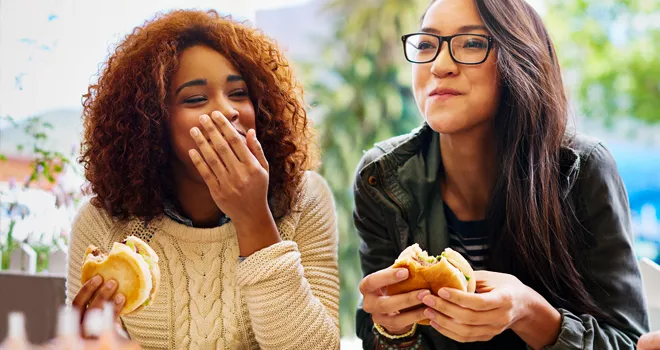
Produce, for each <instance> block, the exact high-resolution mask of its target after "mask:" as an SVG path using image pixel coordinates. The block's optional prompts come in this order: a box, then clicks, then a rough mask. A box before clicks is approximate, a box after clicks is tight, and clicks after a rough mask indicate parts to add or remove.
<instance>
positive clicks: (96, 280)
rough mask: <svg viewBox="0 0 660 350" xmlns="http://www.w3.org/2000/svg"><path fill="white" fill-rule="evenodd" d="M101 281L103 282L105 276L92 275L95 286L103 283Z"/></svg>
mask: <svg viewBox="0 0 660 350" xmlns="http://www.w3.org/2000/svg"><path fill="white" fill-rule="evenodd" d="M101 282H103V278H102V277H101V276H99V275H96V276H94V277H92V284H94V285H95V286H98V285H99V284H101Z"/></svg>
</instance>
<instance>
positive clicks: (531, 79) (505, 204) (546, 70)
mask: <svg viewBox="0 0 660 350" xmlns="http://www.w3.org/2000/svg"><path fill="white" fill-rule="evenodd" d="M433 2H434V1H433ZM433 2H432V3H433ZM475 3H476V5H477V9H478V11H479V14H480V16H481V18H482V19H483V21H484V23H485V25H486V27H487V28H488V30H489V32H490V34H491V35H492V36H493V38H494V41H495V43H496V44H495V45H497V48H498V55H497V64H498V68H499V74H500V77H501V81H502V100H501V101H500V110H499V111H498V113H497V115H496V117H495V118H494V122H493V123H494V128H495V135H496V139H497V143H498V144H497V157H498V159H497V164H498V166H499V167H500V169H499V170H500V171H499V172H498V174H499V175H498V178H497V180H496V182H495V186H494V188H493V190H492V191H493V192H492V195H491V202H490V205H489V214H488V217H489V218H490V219H491V220H492V227H493V234H492V245H491V253H490V256H491V258H490V259H489V261H488V264H489V269H491V270H494V271H500V272H506V273H510V274H512V275H515V276H516V277H518V278H519V279H520V280H521V281H522V282H523V283H525V284H526V285H528V286H530V287H531V288H533V289H534V290H536V291H537V292H539V293H540V294H541V295H543V296H544V297H545V298H546V299H548V300H549V301H550V302H551V303H553V304H554V306H555V307H563V308H566V309H568V310H571V311H572V312H577V313H587V314H591V315H593V316H595V317H598V318H602V319H610V318H609V317H607V316H606V315H605V314H604V313H603V312H602V311H600V310H599V309H598V307H597V306H596V304H595V302H594V299H593V297H592V296H591V295H590V293H589V291H588V290H587V288H586V286H585V283H584V277H585V276H584V274H583V273H582V272H583V271H584V265H583V263H582V262H581V261H580V259H579V258H577V259H574V257H580V247H582V246H583V245H584V244H585V240H584V239H582V238H580V237H581V234H582V231H581V226H580V223H579V221H578V220H577V218H576V215H575V208H574V205H573V203H572V202H571V201H570V198H567V200H564V199H563V198H562V189H561V186H562V180H561V178H560V174H561V172H560V161H561V157H560V153H561V149H562V146H564V145H567V144H570V143H571V142H572V137H569V136H567V133H566V129H567V120H568V102H567V99H566V95H565V92H564V85H563V82H562V77H561V69H560V67H559V62H558V60H557V56H556V54H555V50H554V46H553V44H552V40H551V39H550V35H549V34H548V32H547V30H546V28H545V25H544V24H543V21H542V19H541V17H540V16H539V15H538V13H537V12H536V11H535V10H534V9H533V8H532V7H531V6H530V5H529V4H528V3H527V2H525V1H524V0H475Z"/></svg>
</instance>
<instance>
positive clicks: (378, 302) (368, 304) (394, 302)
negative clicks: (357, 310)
mask: <svg viewBox="0 0 660 350" xmlns="http://www.w3.org/2000/svg"><path fill="white" fill-rule="evenodd" d="M429 294H431V292H430V291H428V290H415V291H412V292H408V293H402V294H397V295H392V296H373V297H367V298H365V299H364V301H363V303H362V309H363V310H364V311H366V312H368V313H370V314H381V313H382V314H389V313H394V312H398V311H400V310H403V309H407V308H409V307H412V306H417V305H420V304H421V303H422V301H421V300H422V298H424V296H426V295H429Z"/></svg>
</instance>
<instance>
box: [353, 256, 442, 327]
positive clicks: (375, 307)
mask: <svg viewBox="0 0 660 350" xmlns="http://www.w3.org/2000/svg"><path fill="white" fill-rule="evenodd" d="M407 278H408V270H407V269H405V268H398V269H396V268H391V267H388V268H386V269H383V270H380V271H376V272H374V273H372V274H370V275H368V276H366V277H364V278H363V279H362V281H361V282H360V293H362V296H363V297H364V300H363V302H362V309H363V310H364V311H366V312H368V313H370V314H371V318H372V320H373V321H374V323H376V324H379V325H381V326H382V327H384V328H385V329H386V330H387V332H388V333H390V334H393V335H394V334H403V333H406V332H408V331H410V330H411V329H412V326H413V324H415V323H417V322H419V321H422V320H425V319H427V317H426V316H424V308H423V307H421V308H415V309H413V310H410V311H403V312H401V310H404V309H408V308H411V307H414V306H417V305H421V304H422V299H424V297H425V296H426V295H429V294H431V292H430V291H429V290H424V289H422V290H415V291H412V292H408V293H401V294H397V295H387V293H386V292H385V289H386V288H385V287H387V286H389V285H392V284H395V283H398V282H401V281H404V280H406V279H407Z"/></svg>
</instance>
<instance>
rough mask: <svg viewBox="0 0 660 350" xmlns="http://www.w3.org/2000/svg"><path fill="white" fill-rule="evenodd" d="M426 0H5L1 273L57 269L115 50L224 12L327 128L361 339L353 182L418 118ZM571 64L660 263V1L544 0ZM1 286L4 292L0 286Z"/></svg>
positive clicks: (349, 326)
mask: <svg viewBox="0 0 660 350" xmlns="http://www.w3.org/2000/svg"><path fill="white" fill-rule="evenodd" d="M428 3H429V1H428V0H407V1H402V0H363V1H355V0H277V1H274V0H264V1H258V0H246V1H241V2H235V1H229V0H217V1H210V0H186V1H181V0H178V1H177V0H167V1H165V0H162V1H140V2H133V1H127V0H122V1H113V2H99V1H94V2H88V1H82V0H76V1H74V0H59V1H47V0H43V1H34V0H31V1H18V0H0V117H1V118H2V119H1V121H0V192H1V194H0V254H2V269H4V270H14V271H16V270H21V271H23V273H28V274H36V275H39V276H62V275H63V273H64V265H63V263H64V261H65V258H66V242H67V237H68V232H69V230H70V223H71V219H72V217H73V215H75V212H76V209H77V206H78V205H79V203H80V200H81V198H82V195H81V193H80V186H81V185H82V184H83V183H84V179H83V178H82V176H81V171H80V168H79V166H78V165H77V163H76V158H77V155H78V152H79V144H80V133H81V130H82V120H81V96H82V94H84V93H85V92H86V89H87V86H88V84H89V83H90V82H93V81H94V80H95V78H96V76H95V75H96V73H97V71H98V67H99V66H100V63H101V62H103V61H104V60H105V58H106V57H107V55H108V53H109V52H111V51H112V49H113V47H114V44H116V43H117V42H118V40H120V38H122V37H123V36H124V35H126V34H127V33H129V32H130V31H131V30H132V29H133V28H134V27H135V26H138V25H141V24H142V23H143V22H144V20H146V19H148V18H151V17H152V16H153V14H154V13H156V12H159V11H167V10H169V9H173V8H201V9H209V8H213V9H216V10H218V11H219V12H222V13H227V14H232V15H233V16H235V17H236V18H239V19H245V20H249V21H250V22H252V23H253V24H254V25H256V26H257V27H259V28H261V29H263V30H264V31H265V32H266V33H267V34H269V35H270V36H272V37H273V38H275V39H276V40H277V41H278V42H279V44H280V45H281V47H282V48H283V49H284V50H285V51H286V52H287V54H288V56H289V58H290V59H291V60H292V61H293V62H294V64H295V67H296V70H297V73H298V77H299V79H300V80H301V81H302V83H303V85H304V86H305V94H306V96H305V97H306V101H307V103H308V104H309V105H310V106H309V113H310V116H311V117H312V119H313V120H314V122H315V124H316V127H317V128H318V129H319V130H320V133H319V135H320V138H319V140H318V142H319V144H320V146H321V149H322V152H323V155H322V160H323V164H322V167H321V169H320V172H321V174H322V175H323V176H324V177H325V178H326V179H327V180H328V182H329V183H330V185H331V187H332V189H333V191H334V195H335V199H336V203H337V212H338V216H339V230H340V232H339V233H340V248H339V254H340V275H341V315H340V317H341V319H340V323H341V332H342V336H343V337H345V338H346V341H345V343H344V344H345V345H347V347H352V346H357V344H358V343H357V342H356V340H355V339H354V333H355V332H354V310H355V307H356V305H357V303H358V300H359V293H358V292H357V286H358V284H359V281H360V279H361V277H362V276H361V271H360V267H359V259H358V253H357V252H358V246H359V240H358V237H357V234H356V232H355V229H354V227H353V221H352V216H351V213H352V206H353V204H352V180H353V176H354V173H355V167H356V165H357V162H358V160H359V159H360V157H361V155H362V152H363V151H365V150H367V149H369V148H371V147H372V145H373V144H374V143H375V142H376V141H380V140H383V139H386V138H388V137H391V136H394V135H399V134H403V133H406V132H408V131H410V130H411V129H412V128H414V127H416V126H418V125H420V123H421V122H422V119H421V116H420V115H419V112H418V110H417V107H416V106H415V104H414V101H413V99H412V95H411V92H410V90H409V87H410V83H411V73H410V66H409V64H408V63H407V62H406V61H405V59H404V57H403V55H402V52H401V41H400V36H401V35H402V34H404V33H407V32H412V31H415V30H416V29H417V28H418V24H419V18H420V16H421V14H422V13H423V11H424V9H425V8H426V6H427V5H428ZM530 3H531V4H532V5H533V6H534V7H535V8H536V9H537V11H539V13H541V14H542V15H543V17H544V19H545V22H546V25H547V26H548V28H549V30H550V32H551V34H552V36H553V39H554V41H555V45H556V46H557V51H558V54H559V57H560V61H561V63H562V67H563V70H564V77H565V82H566V87H567V89H568V92H569V95H570V97H571V103H572V109H573V112H574V117H573V118H572V123H573V125H574V126H575V128H576V129H577V130H578V131H580V132H584V133H587V134H590V135H593V136H596V137H599V138H601V139H602V140H604V141H605V142H606V144H607V145H608V147H609V148H610V150H611V151H612V153H613V154H614V156H615V158H616V160H617V163H618V166H619V171H620V173H621V176H622V177H623V180H624V182H625V185H626V187H627V190H628V195H629V199H630V206H631V208H630V209H631V212H632V217H633V228H634V235H635V247H636V250H637V255H638V257H640V258H642V257H646V258H648V259H651V260H654V261H656V262H660V218H659V216H660V215H659V214H658V213H657V211H658V210H660V44H659V43H660V2H658V1H657V0H599V1H595V0H594V1H586V0H534V1H530ZM2 288H5V287H3V286H2V285H0V292H1V291H2Z"/></svg>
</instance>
